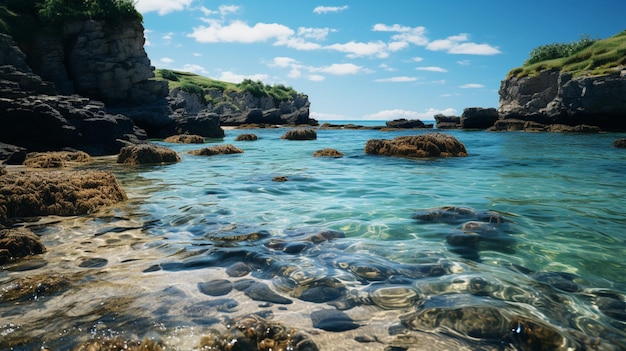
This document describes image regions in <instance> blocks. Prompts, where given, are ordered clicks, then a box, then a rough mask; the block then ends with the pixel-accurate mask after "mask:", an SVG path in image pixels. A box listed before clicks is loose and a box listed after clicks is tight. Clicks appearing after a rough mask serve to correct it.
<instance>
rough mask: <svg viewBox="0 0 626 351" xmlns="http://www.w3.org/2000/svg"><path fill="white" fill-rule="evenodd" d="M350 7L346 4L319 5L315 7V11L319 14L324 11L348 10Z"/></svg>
mask: <svg viewBox="0 0 626 351" xmlns="http://www.w3.org/2000/svg"><path fill="white" fill-rule="evenodd" d="M348 8H349V7H348V5H344V6H317V7H316V8H314V9H313V12H314V13H317V14H323V13H329V12H341V11H345V10H347V9H348Z"/></svg>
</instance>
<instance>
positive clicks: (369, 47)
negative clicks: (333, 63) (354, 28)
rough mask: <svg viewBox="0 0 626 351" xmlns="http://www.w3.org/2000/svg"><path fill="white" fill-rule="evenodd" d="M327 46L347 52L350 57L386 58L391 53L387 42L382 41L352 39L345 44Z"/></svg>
mask: <svg viewBox="0 0 626 351" xmlns="http://www.w3.org/2000/svg"><path fill="white" fill-rule="evenodd" d="M326 48H327V49H330V50H335V51H339V52H345V53H347V54H348V55H347V56H348V57H350V58H355V57H363V56H375V57H378V58H385V57H388V56H389V53H388V52H387V44H385V43H383V42H382V41H377V42H368V43H363V42H356V41H350V42H347V43H344V44H333V45H328V46H326Z"/></svg>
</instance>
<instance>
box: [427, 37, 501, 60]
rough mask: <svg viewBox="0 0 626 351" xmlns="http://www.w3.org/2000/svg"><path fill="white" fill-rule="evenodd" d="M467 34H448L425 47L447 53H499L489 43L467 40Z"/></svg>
mask: <svg viewBox="0 0 626 351" xmlns="http://www.w3.org/2000/svg"><path fill="white" fill-rule="evenodd" d="M468 40H469V34H467V33H461V34H459V35H453V36H449V37H447V38H446V39H438V40H433V41H432V42H430V43H428V45H426V49H428V50H431V51H445V52H447V53H449V54H467V55H496V54H499V53H500V50H498V48H496V47H493V46H491V45H489V44H476V43H472V42H468Z"/></svg>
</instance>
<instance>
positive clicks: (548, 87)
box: [498, 68, 626, 130]
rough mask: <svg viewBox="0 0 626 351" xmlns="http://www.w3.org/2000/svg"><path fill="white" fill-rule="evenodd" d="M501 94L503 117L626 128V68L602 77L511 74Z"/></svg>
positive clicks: (504, 81)
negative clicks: (519, 75)
mask: <svg viewBox="0 0 626 351" xmlns="http://www.w3.org/2000/svg"><path fill="white" fill-rule="evenodd" d="M499 94H500V104H499V107H498V113H499V114H500V118H501V119H517V120H523V121H532V122H537V123H541V124H565V125H570V126H573V125H581V124H586V125H592V126H598V127H600V128H602V129H603V130H626V117H625V116H626V100H625V99H624V96H626V68H622V69H621V72H620V71H619V70H618V71H617V73H616V74H609V75H602V76H589V75H584V76H579V77H574V76H573V75H572V74H571V73H567V72H561V71H559V70H544V71H541V72H539V74H537V75H536V76H527V77H521V78H518V77H516V76H511V77H509V78H507V79H505V80H503V81H502V84H501V85H500V91H499Z"/></svg>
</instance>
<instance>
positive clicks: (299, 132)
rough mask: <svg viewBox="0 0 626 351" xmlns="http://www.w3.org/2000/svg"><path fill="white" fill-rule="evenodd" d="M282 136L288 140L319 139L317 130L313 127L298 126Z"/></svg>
mask: <svg viewBox="0 0 626 351" xmlns="http://www.w3.org/2000/svg"><path fill="white" fill-rule="evenodd" d="M280 138H281V139H287V140H315V139H317V132H316V131H315V129H311V128H297V129H291V130H288V131H287V132H286V133H285V134H284V135H283V136H282V137H280Z"/></svg>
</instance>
